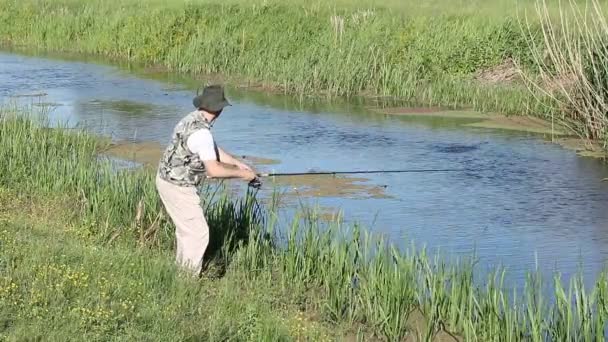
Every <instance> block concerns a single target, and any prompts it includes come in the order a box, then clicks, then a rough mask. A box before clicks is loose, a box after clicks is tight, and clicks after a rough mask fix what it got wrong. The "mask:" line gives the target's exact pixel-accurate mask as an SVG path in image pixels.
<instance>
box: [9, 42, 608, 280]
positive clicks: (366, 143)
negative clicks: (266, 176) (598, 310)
mask: <svg viewBox="0 0 608 342" xmlns="http://www.w3.org/2000/svg"><path fill="white" fill-rule="evenodd" d="M198 84H199V82H197V81H195V80H193V79H190V78H188V77H183V76H179V75H172V74H163V73H160V72H149V71H142V70H140V69H135V70H133V69H130V68H126V67H122V66H116V65H110V64H107V63H100V62H97V61H93V62H86V61H84V59H80V60H78V59H76V60H75V59H67V58H58V57H49V56H45V57H42V56H33V55H27V56H26V55H20V54H15V53H11V52H5V53H0V102H2V103H4V104H5V105H7V104H8V105H11V104H13V103H18V104H32V103H33V104H41V103H42V104H45V105H52V106H53V110H52V111H51V113H50V117H51V119H52V120H53V121H54V122H68V124H83V123H86V125H87V127H89V128H90V129H92V130H95V131H96V132H101V133H103V134H105V135H108V136H111V137H112V138H113V139H115V140H132V141H136V142H145V143H147V144H149V145H152V146H155V145H154V144H157V145H158V146H163V145H164V144H165V143H167V141H168V139H169V136H170V134H171V129H172V128H173V125H174V124H175V123H176V122H177V121H178V120H179V119H180V118H181V117H182V116H184V115H185V114H187V113H188V112H190V111H191V110H192V105H191V99H192V96H193V94H194V92H195V89H196V85H198ZM36 94H38V95H39V96H31V95H36ZM227 95H228V97H229V100H230V101H231V102H232V103H233V106H232V107H230V108H229V109H227V110H226V112H225V113H224V114H223V115H222V117H221V119H220V120H218V122H217V124H216V125H215V126H214V128H213V131H214V136H215V137H216V139H217V141H218V143H219V144H220V145H221V146H223V147H224V148H225V149H226V150H228V151H230V152H232V153H233V154H235V155H239V156H240V155H247V156H257V157H263V158H267V159H272V160H274V163H262V164H259V166H258V169H259V170H263V171H280V172H301V171H309V170H366V169H434V168H440V169H445V168H450V169H452V168H453V169H463V168H466V169H468V170H470V171H467V172H451V173H403V174H373V175H365V176H364V177H357V178H356V179H354V178H345V179H333V178H323V179H314V180H309V181H302V182H304V183H302V184H299V183H298V182H299V180H297V179H292V180H289V182H286V183H284V184H283V185H288V186H286V187H284V189H285V192H286V194H288V195H289V196H291V198H292V199H294V198H296V199H297V200H298V201H302V202H304V203H307V204H313V205H319V206H320V207H322V208H325V209H324V210H326V211H331V210H342V211H343V213H344V216H345V218H346V219H347V220H348V221H349V222H355V221H356V222H359V223H360V224H362V225H363V226H364V227H365V228H366V229H369V230H371V231H373V232H374V233H376V234H382V235H383V236H385V237H386V238H387V239H389V240H390V241H391V242H393V243H395V244H397V245H400V246H407V245H409V244H410V243H411V241H413V242H414V243H415V244H416V245H417V246H423V245H424V246H427V247H428V248H430V249H433V250H435V249H440V250H441V251H442V253H446V255H456V256H458V255H471V254H475V255H476V256H477V257H478V258H479V261H480V263H479V265H480V267H482V268H484V269H485V268H490V267H493V266H496V265H502V266H505V267H506V268H507V272H508V273H507V274H508V279H510V281H515V282H516V283H519V284H521V280H522V279H524V277H525V272H526V271H528V270H532V269H533V268H534V267H535V265H536V263H537V264H538V267H539V268H540V270H541V271H542V273H543V274H544V275H545V276H550V275H551V274H552V272H553V271H556V270H558V271H560V272H562V274H563V275H564V276H566V277H568V276H570V275H572V274H574V273H575V272H577V271H579V270H580V271H582V272H583V275H584V277H585V279H586V280H587V281H590V282H591V281H593V280H595V278H596V276H597V274H598V273H599V271H600V270H602V269H603V267H604V265H605V262H606V260H607V258H608V182H601V180H602V179H603V178H606V177H608V167H606V165H604V164H602V162H601V161H599V160H596V159H592V158H583V157H580V156H577V155H576V154H575V153H574V152H572V151H570V150H567V149H564V148H562V147H560V146H559V145H557V144H553V143H550V142H547V141H546V139H545V138H543V137H542V136H541V135H539V134H532V133H524V132H518V131H509V130H498V129H486V128H478V127H470V126H466V125H463V121H462V120H455V119H445V118H439V117H428V118H424V117H410V116H398V115H382V114H378V113H376V112H373V111H371V110H369V109H367V107H366V106H364V105H362V104H360V103H357V102H355V101H352V102H350V103H347V102H338V103H336V102H334V103H326V102H322V101H313V100H310V101H309V100H305V101H304V102H302V101H300V100H298V99H295V98H291V97H288V96H278V95H270V94H267V93H262V92H255V91H247V90H243V89H238V88H230V89H229V90H228V93H227ZM290 182H292V183H290ZM307 182H308V183H307ZM293 188H296V190H297V191H291V192H289V191H290V190H293ZM266 191H268V190H266ZM298 196H299V197H298Z"/></svg>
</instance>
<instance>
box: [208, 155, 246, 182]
mask: <svg viewBox="0 0 608 342" xmlns="http://www.w3.org/2000/svg"><path fill="white" fill-rule="evenodd" d="M203 163H204V164H205V171H206V173H207V176H208V177H210V178H241V179H244V180H246V181H251V180H253V179H255V178H256V174H255V173H253V172H252V171H251V170H246V169H241V168H239V167H237V166H235V165H231V164H227V163H223V162H219V161H216V160H206V161H203Z"/></svg>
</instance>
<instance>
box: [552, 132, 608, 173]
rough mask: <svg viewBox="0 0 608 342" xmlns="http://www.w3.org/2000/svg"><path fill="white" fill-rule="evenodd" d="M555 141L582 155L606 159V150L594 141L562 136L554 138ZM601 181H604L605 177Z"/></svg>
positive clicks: (607, 153)
mask: <svg viewBox="0 0 608 342" xmlns="http://www.w3.org/2000/svg"><path fill="white" fill-rule="evenodd" d="M556 142H557V143H558V144H559V145H560V146H562V147H563V148H566V149H568V150H572V151H575V152H576V154H578V155H579V156H582V157H590V158H598V159H608V151H606V150H604V149H603V148H602V147H601V146H600V145H599V144H598V143H596V142H590V141H585V140H583V139H580V138H562V139H558V140H556ZM603 181H606V179H604V180H603Z"/></svg>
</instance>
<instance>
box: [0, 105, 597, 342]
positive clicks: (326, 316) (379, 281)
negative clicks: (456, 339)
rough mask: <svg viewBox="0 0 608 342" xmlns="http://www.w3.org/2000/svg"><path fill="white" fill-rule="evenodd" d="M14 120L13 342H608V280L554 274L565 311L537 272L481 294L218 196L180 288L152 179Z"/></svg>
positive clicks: (253, 203)
mask: <svg viewBox="0 0 608 342" xmlns="http://www.w3.org/2000/svg"><path fill="white" fill-rule="evenodd" d="M1 115H2V116H1V119H0V159H1V160H4V161H6V162H5V163H2V164H0V189H2V191H0V232H1V234H0V246H1V248H0V313H1V316H0V323H1V324H0V336H2V337H6V338H7V339H8V340H20V339H23V338H36V337H37V336H45V337H49V338H51V339H60V338H63V337H65V336H71V337H73V338H80V337H81V336H83V334H84V336H86V337H91V338H97V339H104V340H106V339H118V340H126V339H158V340H173V339H178V340H200V339H204V340H226V339H230V340H293V339H297V338H298V336H299V335H298V334H305V335H307V336H308V338H309V339H313V340H318V339H319V338H320V336H327V337H328V338H330V339H335V340H339V339H340V337H341V336H344V334H350V335H351V336H355V335H359V336H360V337H361V338H362V339H363V340H369V339H370V338H373V337H374V336H376V337H379V338H384V339H387V340H390V341H395V340H401V339H403V338H405V337H407V336H413V337H419V338H420V339H424V340H430V339H431V338H432V337H434V336H435V337H437V336H438V335H440V334H441V335H444V337H445V336H447V334H448V332H447V331H449V332H450V333H451V334H454V335H456V336H460V338H461V339H463V340H466V341H488V340H491V341H529V340H534V341H540V340H546V339H551V340H585V341H590V340H597V341H600V340H603V338H604V336H603V334H604V332H603V327H604V325H605V322H606V318H607V317H608V302H607V301H606V294H607V292H606V291H607V290H608V281H607V280H606V277H605V276H604V275H601V276H600V277H599V279H598V281H597V283H596V284H594V285H593V286H590V284H586V286H584V284H582V282H581V281H580V280H579V279H578V278H573V279H572V280H571V283H570V285H569V286H567V287H562V286H561V282H559V281H558V280H559V274H557V275H556V286H555V292H554V293H555V296H554V297H553V296H551V297H545V295H546V293H547V292H544V291H543V290H542V289H543V286H542V285H543V284H542V283H541V282H540V280H542V279H539V278H538V277H537V276H536V272H531V273H530V279H529V281H528V282H527V284H526V289H525V291H524V292H522V293H514V292H513V291H511V290H510V289H508V288H505V286H504V284H503V281H502V279H504V272H503V271H502V270H496V271H495V272H493V273H491V274H488V275H487V279H488V281H487V282H486V284H485V286H481V287H479V286H478V285H477V284H475V283H474V282H473V279H474V275H475V269H474V267H473V264H472V263H471V262H470V261H468V260H467V259H461V260H460V261H459V262H449V263H448V262H446V261H445V260H444V259H443V258H442V257H441V255H427V253H426V251H425V250H424V249H422V250H418V249H416V248H415V246H412V247H411V248H409V249H407V250H406V251H404V252H401V251H398V250H397V249H395V248H393V247H392V245H391V244H389V243H388V242H386V241H382V240H380V239H377V238H375V237H374V236H373V235H370V234H367V233H365V232H363V230H362V229H360V228H359V227H356V226H354V227H346V226H343V225H342V224H341V223H340V222H338V221H336V222H330V223H326V224H325V223H321V222H320V221H319V220H318V219H317V217H316V213H315V211H314V210H313V211H309V210H303V211H301V212H300V213H299V214H298V215H297V216H296V217H295V218H294V219H293V224H292V225H291V227H285V226H277V221H276V215H277V212H276V211H275V209H273V206H272V205H270V206H268V207H262V206H260V203H258V201H257V200H256V198H255V196H253V194H251V193H249V194H248V195H247V196H245V197H244V198H242V199H239V198H237V199H232V198H229V197H227V196H226V195H224V194H223V193H221V194H220V195H215V196H213V194H214V192H215V191H214V187H213V186H211V187H209V188H208V189H207V190H203V191H202V196H203V197H202V203H201V204H202V205H203V206H205V208H206V213H207V215H208V217H209V223H210V229H211V238H212V243H211V245H210V246H211V247H210V250H209V253H208V254H207V255H206V257H207V259H208V260H213V261H214V262H212V263H211V264H210V265H209V268H208V269H207V271H206V272H205V279H203V280H200V281H196V280H193V279H183V278H182V277H180V275H179V273H178V271H177V270H176V269H175V268H174V267H173V266H172V265H173V254H172V248H171V246H172V242H173V236H172V231H173V228H172V225H171V224H170V222H167V221H166V220H165V218H164V217H163V216H162V215H159V214H160V213H161V208H160V207H159V200H158V197H157V194H156V192H155V189H154V183H153V179H152V174H153V172H152V171H151V170H147V169H135V170H129V171H124V170H123V171H116V170H113V169H112V168H111V165H110V164H109V161H107V160H104V159H99V158H97V154H96V151H97V149H98V148H99V146H100V144H102V142H100V140H99V139H98V138H96V137H93V136H91V135H89V134H87V133H85V132H82V131H73V130H61V129H46V128H44V126H41V125H40V124H39V123H37V121H32V120H30V119H28V118H27V117H23V116H19V115H17V116H15V115H14V114H12V113H9V112H6V111H5V112H2V114H1ZM218 277H219V278H218ZM206 278H209V279H206ZM565 281H568V280H565ZM298 322H303V323H298ZM300 336H301V335H300Z"/></svg>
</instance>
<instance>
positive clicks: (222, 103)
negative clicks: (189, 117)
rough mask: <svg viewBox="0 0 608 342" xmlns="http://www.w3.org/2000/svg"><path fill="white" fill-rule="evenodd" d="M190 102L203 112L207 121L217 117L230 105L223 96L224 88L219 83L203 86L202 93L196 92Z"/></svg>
mask: <svg viewBox="0 0 608 342" xmlns="http://www.w3.org/2000/svg"><path fill="white" fill-rule="evenodd" d="M192 104H193V105H194V107H195V108H196V109H198V110H199V111H202V112H203V115H204V116H205V118H206V119H207V120H208V121H209V122H212V121H214V120H215V119H217V118H218V117H219V116H220V114H221V113H222V111H223V110H224V108H225V107H227V106H230V105H231V104H230V103H229V102H228V100H226V97H225V96H224V88H223V87H222V86H220V85H210V86H207V87H205V88H204V89H203V92H202V93H200V94H198V92H197V96H196V97H195V98H194V99H193V100H192Z"/></svg>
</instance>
